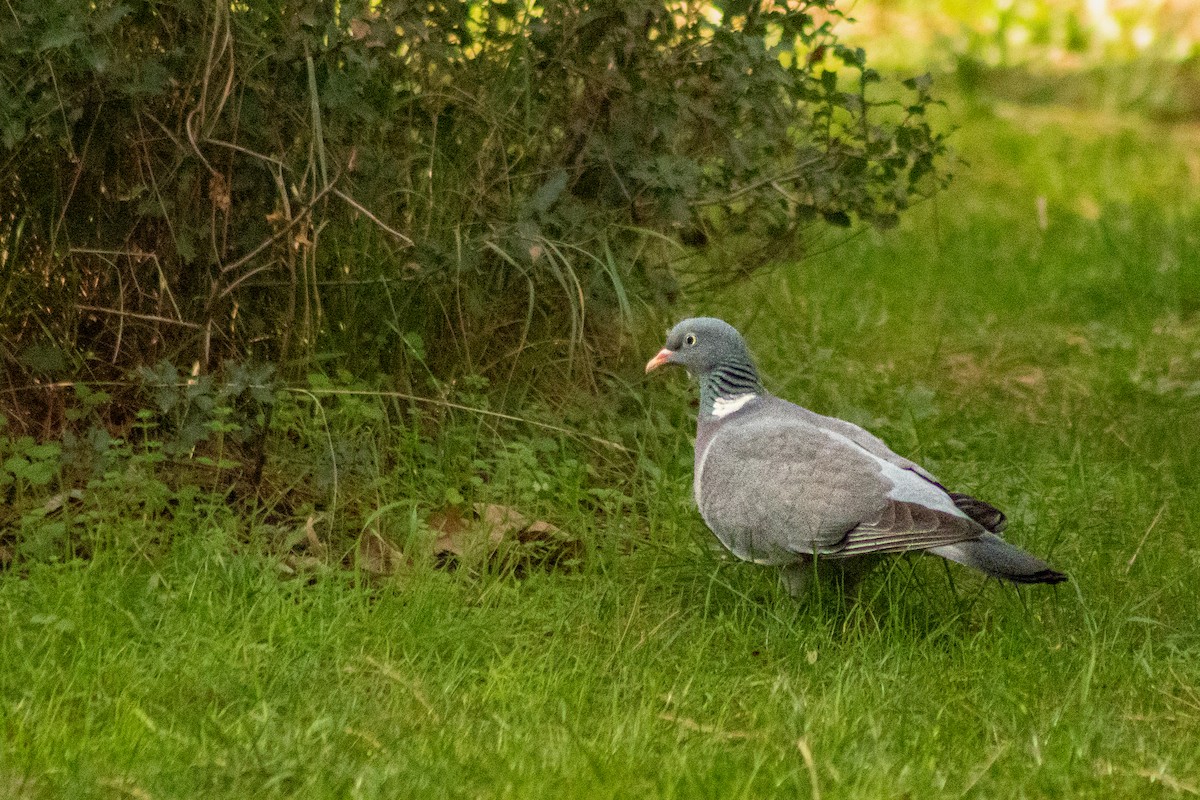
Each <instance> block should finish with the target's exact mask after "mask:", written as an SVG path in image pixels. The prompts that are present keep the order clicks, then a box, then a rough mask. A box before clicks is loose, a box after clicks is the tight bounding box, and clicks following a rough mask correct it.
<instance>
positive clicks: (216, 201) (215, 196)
mask: <svg viewBox="0 0 1200 800" xmlns="http://www.w3.org/2000/svg"><path fill="white" fill-rule="evenodd" d="M208 196H209V197H211V198H212V203H213V205H214V206H216V207H217V209H218V210H219V211H223V212H225V213H228V212H229V207H230V206H231V205H232V204H233V196H232V195H231V194H230V193H229V181H227V180H225V176H224V175H222V174H221V173H219V172H214V173H213V174H212V175H211V176H210V177H209V179H208Z"/></svg>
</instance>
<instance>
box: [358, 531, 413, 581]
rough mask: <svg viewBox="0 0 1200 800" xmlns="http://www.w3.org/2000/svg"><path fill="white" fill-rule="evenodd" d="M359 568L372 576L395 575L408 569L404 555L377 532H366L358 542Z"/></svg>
mask: <svg viewBox="0 0 1200 800" xmlns="http://www.w3.org/2000/svg"><path fill="white" fill-rule="evenodd" d="M357 556H358V566H359V568H360V569H362V570H363V571H365V572H369V573H371V574H372V575H395V574H396V573H397V572H401V571H403V570H405V569H407V568H408V559H407V558H406V557H405V555H404V553H402V552H400V550H398V549H397V548H395V547H393V546H392V545H391V543H389V542H388V541H387V540H386V539H384V538H383V537H382V536H380V535H379V534H378V533H376V532H375V531H366V532H365V533H364V534H363V535H362V538H361V539H359V540H358V550H357Z"/></svg>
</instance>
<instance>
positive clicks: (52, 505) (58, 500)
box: [42, 489, 83, 514]
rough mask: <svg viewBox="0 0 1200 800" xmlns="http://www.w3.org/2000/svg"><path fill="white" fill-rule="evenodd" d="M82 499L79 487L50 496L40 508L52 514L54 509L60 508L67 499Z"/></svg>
mask: <svg viewBox="0 0 1200 800" xmlns="http://www.w3.org/2000/svg"><path fill="white" fill-rule="evenodd" d="M82 499H83V492H82V491H80V490H79V489H72V490H71V491H69V492H62V493H60V494H56V495H54V496H53V497H51V498H50V499H49V500H47V501H46V504H45V505H44V506H42V510H43V511H44V512H46V513H47V514H53V513H54V512H55V511H58V510H59V509H60V508H62V507H63V506H64V505H65V504H66V502H67V501H68V500H82Z"/></svg>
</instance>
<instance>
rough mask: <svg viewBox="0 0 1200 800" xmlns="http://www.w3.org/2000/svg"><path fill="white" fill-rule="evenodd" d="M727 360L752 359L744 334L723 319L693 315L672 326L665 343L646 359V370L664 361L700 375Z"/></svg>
mask: <svg viewBox="0 0 1200 800" xmlns="http://www.w3.org/2000/svg"><path fill="white" fill-rule="evenodd" d="M727 362H734V363H750V354H749V353H748V352H747V351H746V342H745V341H744V340H743V339H742V335H741V334H740V333H738V332H737V329H736V328H734V327H733V326H732V325H730V324H729V323H728V322H725V321H724V320H720V319H717V318H715V317H694V318H692V319H685V320H684V321H683V322H680V323H679V324H678V325H676V326H675V327H674V328H671V330H670V332H669V333H667V343H666V346H664V347H663V349H662V350H659V351H658V353H657V354H656V355H655V356H654V358H652V359H650V360H649V361H648V362H647V363H646V372H650V371H651V370H655V369H658V368H659V367H661V366H662V365H664V364H678V365H679V366H681V367H684V368H685V369H686V370H687V371H688V372H690V373H691V374H692V375H695V376H700V375H703V374H705V373H706V372H708V371H710V370H712V369H713V368H714V367H716V366H717V365H719V364H723V363H727Z"/></svg>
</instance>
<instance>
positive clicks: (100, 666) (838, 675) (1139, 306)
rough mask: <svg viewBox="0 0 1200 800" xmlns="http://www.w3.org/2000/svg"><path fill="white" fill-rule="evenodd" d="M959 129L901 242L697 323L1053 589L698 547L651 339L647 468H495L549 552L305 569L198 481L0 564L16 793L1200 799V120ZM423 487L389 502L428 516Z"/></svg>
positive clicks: (1101, 117) (885, 239)
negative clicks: (508, 476)
mask: <svg viewBox="0 0 1200 800" xmlns="http://www.w3.org/2000/svg"><path fill="white" fill-rule="evenodd" d="M946 117H947V119H951V120H953V121H955V122H956V123H957V125H958V130H957V132H956V133H955V135H954V137H953V141H954V145H955V147H956V149H957V151H958V152H959V153H960V155H961V156H962V158H963V161H964V163H963V164H961V165H959V167H958V169H957V175H958V177H957V180H956V181H955V183H954V185H953V186H952V187H951V188H950V189H949V190H948V191H947V192H945V193H944V194H942V195H940V196H939V197H938V198H937V199H936V200H934V201H931V202H929V203H926V204H925V205H923V206H921V207H919V208H917V209H914V210H913V211H912V212H911V213H910V214H909V215H908V216H907V218H906V219H905V220H904V222H903V224H902V225H901V227H900V228H898V229H896V230H893V231H889V232H886V233H877V232H871V231H866V232H858V233H856V234H854V235H852V236H850V237H849V238H848V240H847V241H846V242H844V243H842V244H840V246H837V247H830V248H825V245H833V244H834V243H835V242H836V241H837V234H829V235H827V236H825V237H824V238H823V240H822V242H821V243H819V245H818V247H817V249H821V250H825V252H822V253H820V254H817V255H814V256H813V257H812V258H810V259H809V260H806V261H805V262H804V263H801V264H798V265H795V266H794V267H790V268H787V269H780V270H777V271H774V272H771V273H764V274H761V275H758V276H756V277H755V278H754V279H753V280H752V281H751V282H749V283H747V284H744V285H742V286H739V287H737V288H736V289H732V290H727V291H724V292H721V293H717V294H713V295H710V296H702V297H692V298H689V299H688V300H687V301H686V302H685V304H684V307H682V308H681V309H680V310H679V313H680V315H681V316H682V315H685V314H690V313H692V312H704V313H709V314H714V315H719V316H723V317H725V318H726V319H728V320H730V321H731V322H733V323H734V324H735V325H737V326H739V327H740V328H741V329H742V331H743V332H744V333H745V335H746V337H747V340H748V341H749V343H750V346H751V349H752V350H753V352H754V353H755V354H756V355H757V356H758V358H759V360H760V367H761V370H762V372H763V374H764V378H765V381H766V383H767V386H768V388H770V389H771V390H772V391H774V392H776V393H778V394H780V395H782V396H784V397H787V398H789V399H792V400H794V401H797V402H800V403H801V404H803V405H806V406H808V407H810V408H813V409H815V410H817V411H821V412H823V413H829V414H834V415H837V416H842V417H845V418H847V419H851V420H853V421H855V422H858V423H859V424H863V425H865V426H867V427H869V428H870V429H872V430H873V431H875V432H876V433H878V434H880V435H881V436H883V437H884V438H885V439H886V440H888V441H889V442H890V443H891V444H892V445H893V447H894V448H895V449H896V450H898V451H899V452H901V453H902V454H905V455H908V456H910V457H913V458H915V459H917V460H919V461H921V462H922V463H923V464H925V465H926V466H927V467H928V468H929V469H931V470H932V471H933V472H934V473H935V474H937V475H939V477H941V478H942V480H943V481H944V482H945V483H947V484H948V485H950V486H951V487H952V488H955V489H958V490H961V491H966V492H970V493H972V494H976V495H978V496H980V497H982V498H984V499H987V500H989V501H991V502H994V503H995V504H997V505H998V506H1000V507H1001V508H1003V509H1005V510H1006V511H1007V513H1008V515H1009V518H1010V520H1011V522H1010V527H1009V530H1008V533H1007V534H1006V535H1007V537H1008V538H1009V539H1010V540H1012V541H1014V542H1016V543H1018V544H1020V545H1021V546H1023V547H1025V548H1027V549H1029V550H1030V551H1031V552H1033V553H1035V554H1038V555H1039V556H1044V557H1046V558H1047V559H1048V560H1050V562H1051V563H1052V564H1053V565H1054V566H1055V567H1057V568H1059V569H1062V570H1064V571H1066V572H1068V573H1070V575H1071V582H1069V583H1066V584H1063V585H1062V586H1059V587H1057V588H1049V587H1030V588H1025V589H1020V590H1016V589H1014V588H1012V587H1010V586H1007V585H1001V584H998V583H996V582H994V581H987V580H983V579H982V578H980V577H978V576H976V575H973V574H969V573H968V571H966V570H964V569H962V568H959V567H957V566H949V567H946V566H944V565H943V564H942V563H941V562H940V561H937V560H935V559H932V558H926V557H920V556H916V557H911V558H906V559H900V560H898V561H896V562H895V563H894V565H893V566H892V567H891V568H888V569H881V570H880V571H879V572H878V573H877V574H876V575H875V576H873V577H872V578H871V579H870V580H869V581H868V583H867V585H866V587H865V589H864V592H863V596H862V599H861V601H860V602H859V603H858V604H856V605H853V606H850V607H846V606H845V605H843V604H841V603H839V602H838V600H837V598H833V597H829V596H827V595H817V596H813V597H810V598H807V599H806V600H804V601H802V602H800V603H797V602H795V601H793V600H792V599H791V598H789V597H788V596H787V595H786V593H785V592H784V591H782V589H781V588H780V587H779V586H778V585H777V583H776V582H775V578H774V576H773V575H772V574H771V573H770V572H769V571H767V570H764V569H762V568H758V567H755V566H753V565H746V564H740V563H734V562H731V561H728V560H725V559H722V558H720V557H719V555H718V554H716V553H714V552H713V550H712V548H711V547H710V542H709V538H708V534H707V533H706V531H705V529H704V527H703V524H702V522H701V521H700V520H699V518H698V515H697V514H696V512H695V510H694V508H693V507H692V506H691V499H690V498H691V493H690V485H691V484H690V480H691V474H690V466H691V461H690V458H691V450H690V447H691V445H690V440H689V437H690V435H691V426H692V425H693V424H694V423H693V422H692V420H691V417H690V415H691V413H692V411H691V409H690V407H689V399H690V398H691V397H693V396H694V387H691V386H689V385H688V384H687V382H686V381H685V379H684V376H683V374H682V373H678V374H663V373H662V372H660V373H656V374H654V375H652V376H650V378H643V377H641V374H640V371H641V365H642V364H643V363H644V362H645V359H646V358H647V357H649V356H650V355H652V354H653V353H654V352H655V350H656V349H657V348H658V346H659V344H660V343H659V341H657V340H656V339H647V340H646V341H645V342H644V343H643V349H644V352H642V353H640V355H639V357H635V358H633V359H631V360H630V363H629V364H628V369H627V370H626V371H625V373H624V374H623V375H622V376H620V378H621V380H622V381H623V382H624V384H625V385H626V386H627V388H626V389H624V390H621V392H619V396H618V397H617V399H615V400H612V401H608V405H605V406H603V408H602V409H601V410H603V411H604V412H605V414H604V415H603V416H602V418H601V421H600V422H596V423H594V424H593V429H594V432H595V433H597V434H599V435H601V436H604V437H606V438H613V439H619V440H621V441H623V442H624V443H625V444H626V445H628V446H629V447H631V448H632V449H633V450H634V451H635V452H634V453H633V454H632V455H627V454H624V453H619V452H618V453H614V452H611V451H605V450H604V449H603V448H602V447H601V448H599V449H593V448H592V447H591V445H581V444H579V443H578V442H577V440H575V439H574V438H572V437H565V438H563V439H562V440H561V441H558V442H557V443H556V441H557V440H553V439H551V440H550V444H549V445H547V446H545V447H540V448H533V450H532V452H535V454H536V469H534V468H532V467H531V468H530V470H527V472H529V474H535V473H536V474H537V475H539V476H541V477H538V478H537V479H536V480H534V481H533V483H532V484H530V486H532V488H530V486H526V487H525V488H526V489H528V491H526V492H525V494H522V493H521V491H522V490H520V487H519V486H518V487H517V488H512V487H513V486H517V484H519V483H520V482H519V481H517V483H514V484H512V485H511V486H509V488H507V489H504V490H503V492H501V490H500V489H495V490H491V491H494V493H499V494H500V496H487V495H488V492H489V491H490V490H489V488H488V487H487V486H484V487H481V488H480V490H479V492H480V498H479V499H487V500H491V501H496V502H507V503H512V504H514V505H518V504H520V505H522V506H523V509H524V510H527V511H529V512H530V513H536V514H538V515H540V516H544V517H545V518H546V519H549V520H551V521H553V522H555V523H557V524H559V525H560V526H562V527H563V528H564V530H568V531H569V532H570V533H571V535H572V536H574V537H577V538H578V540H579V541H581V542H582V543H583V545H584V552H583V555H582V556H581V557H580V558H578V559H576V560H575V561H574V562H573V563H572V564H571V565H569V568H556V569H538V568H533V569H528V570H505V569H483V570H480V569H467V568H463V569H459V570H457V571H448V570H444V569H437V568H435V567H434V566H433V565H432V564H429V563H417V564H416V565H415V566H413V567H412V568H411V569H407V570H404V571H402V572H401V573H400V574H397V575H391V576H386V577H378V576H373V575H370V574H368V573H367V572H365V571H353V570H342V569H325V570H317V571H314V572H313V573H312V574H311V575H306V574H303V573H302V574H299V575H296V574H293V570H292V569H291V568H288V567H281V566H280V561H279V559H278V558H275V557H271V556H269V555H264V549H263V548H259V547H255V546H253V544H254V543H253V541H250V542H248V541H247V538H246V535H245V529H246V526H245V524H244V522H245V521H244V520H237V519H235V518H234V514H233V512H231V511H230V510H229V508H227V507H226V506H225V505H224V504H223V503H222V502H220V501H219V500H216V501H214V500H213V499H211V498H206V497H205V496H204V495H203V494H200V495H196V496H194V497H192V496H189V497H188V498H185V500H179V499H176V500H173V501H172V509H173V510H172V513H171V514H169V515H149V514H148V513H146V512H144V509H143V506H141V505H138V504H136V503H133V502H131V503H130V504H129V506H128V508H116V509H113V508H110V509H107V510H106V511H107V513H105V514H101V515H98V516H95V517H94V518H92V519H93V523H92V524H93V525H94V526H95V527H96V529H97V530H96V531H93V533H95V534H96V536H97V537H98V538H101V539H105V540H108V541H110V542H111V544H110V545H108V546H100V547H98V548H97V549H96V551H95V552H94V553H92V555H91V557H90V558H88V559H86V560H81V559H76V560H67V561H63V562H57V563H54V562H48V563H42V564H32V565H30V564H26V565H24V566H22V567H21V568H20V569H11V570H7V571H5V572H4V573H2V574H0V630H2V631H3V633H2V634H0V637H2V641H3V647H2V648H0V701H2V706H0V708H2V713H3V723H2V730H3V739H2V742H0V795H3V796H6V797H16V798H57V797H123V796H128V797H135V798H171V797H206V798H217V797H229V798H245V797H256V798H257V797H291V796H295V797H305V798H317V797H355V798H357V797H364V798H371V797H511V798H533V797H556V798H557V797H598V798H599V797H712V798H730V797H770V796H799V797H821V798H839V797H862V798H879V797H913V798H928V797H962V796H972V797H1003V798H1013V797H1113V796H1129V797H1134V796H1136V797H1155V796H1162V797H1173V796H1177V795H1195V794H1200V747H1197V742H1198V741H1200V618H1198V615H1197V600H1196V598H1197V589H1196V576H1197V575H1200V548H1198V547H1197V545H1196V542H1195V532H1196V527H1195V522H1194V520H1196V519H1200V490H1198V488H1197V487H1200V464H1198V463H1197V459H1196V456H1195V442H1196V439H1197V436H1198V434H1200V161H1197V158H1196V153H1197V152H1200V127H1196V126H1195V125H1192V126H1190V127H1188V126H1181V125H1176V126H1173V127H1165V126H1156V125H1154V124H1152V123H1150V122H1147V121H1145V120H1144V119H1142V118H1141V117H1139V116H1137V115H1136V114H1115V113H1108V114H1103V113H1100V112H1093V111H1087V110H1080V109H1068V108H1061V107H1055V106H1048V105H1043V106H1021V105H1010V104H1006V103H1004V102H1002V101H994V102H987V103H982V104H980V103H978V102H965V101H961V102H960V101H957V100H956V101H955V102H953V103H951V110H950V111H949V112H947V115H946ZM581 405H582V404H581ZM579 416H580V415H579V414H578V413H577V414H576V417H579ZM460 419H462V420H464V421H463V422H462V425H464V426H467V427H468V428H469V426H470V424H471V423H470V420H469V415H464V416H463V417H461V418H460ZM581 424H582V423H581ZM538 441H544V440H538ZM514 469H516V468H515V467H514ZM522 474H525V473H522ZM564 475H565V476H574V477H573V478H572V480H571V481H568V483H569V484H570V485H562V484H560V480H561V481H565V480H566V479H565V478H563V477H562V476H564ZM546 476H549V477H548V478H546ZM496 485H497V486H499V485H500V483H497V484H496ZM505 485H506V486H507V485H509V484H505ZM407 491H408V488H407V487H406V486H405V485H403V484H397V485H396V486H395V487H394V488H393V490H392V493H391V494H388V493H387V492H386V491H385V492H384V493H383V494H382V495H381V496H380V497H379V498H378V504H379V506H380V507H381V508H393V509H395V508H399V509H401V510H404V509H407V510H404V514H400V512H399V511H396V512H394V513H395V514H397V515H399V516H402V517H404V518H405V519H408V517H406V516H404V515H407V514H409V513H410V512H412V513H413V514H414V515H415V517H414V518H417V517H420V518H423V517H424V516H425V515H427V514H428V513H429V511H430V509H429V508H428V506H427V505H420V504H412V505H410V506H405V505H404V504H405V503H406V502H408V499H409V498H408V496H407V495H406V492H407ZM594 497H601V498H609V499H610V500H611V502H610V503H609V505H608V506H606V507H607V508H608V509H609V513H594V512H592V511H591V510H590V509H592V508H593V507H594V505H595V504H594V503H590V502H589V500H588V498H594ZM612 498H616V499H612ZM85 502H86V501H85ZM612 509H617V511H615V512H614V511H612ZM389 513H391V512H389ZM397 524H400V523H397ZM413 529H414V530H417V531H418V532H419V531H421V530H425V529H424V528H423V526H422V525H421V524H420V523H419V522H415V523H414V527H413ZM150 534H152V537H153V539H154V542H155V545H154V546H153V547H149V546H145V547H143V546H141V545H138V544H137V543H138V542H141V541H143V540H144V539H145V537H146V536H148V535H150ZM130 542H133V543H135V544H133V545H130V544H129V543H130Z"/></svg>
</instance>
